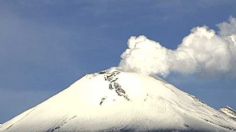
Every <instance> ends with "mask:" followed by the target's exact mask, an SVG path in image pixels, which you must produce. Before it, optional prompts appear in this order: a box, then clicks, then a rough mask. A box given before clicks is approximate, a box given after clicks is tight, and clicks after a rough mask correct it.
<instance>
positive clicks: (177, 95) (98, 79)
mask: <svg viewBox="0 0 236 132" xmlns="http://www.w3.org/2000/svg"><path fill="white" fill-rule="evenodd" d="M235 126H236V122H235V121H234V120H233V119H232V118H229V116H227V115H226V114H225V113H223V112H219V111H217V110H215V109H213V108H211V107H209V106H207V105H206V104H204V103H202V102H200V101H199V100H198V99H197V98H196V97H194V96H191V95H189V94H187V93H185V92H183V91H181V90H179V89H177V88H176V87H174V86H173V85H171V84H169V83H167V82H166V81H164V80H162V79H160V78H158V77H152V76H147V75H143V74H138V73H132V72H123V71H121V70H119V69H118V68H112V69H109V70H106V71H102V72H99V73H94V74H88V75H86V76H84V77H83V78H82V79H80V80H78V81H77V82H75V83H74V84H72V85H71V86H70V87H69V88H67V89H65V90H64V91H62V92H60V93H59V94H57V95H55V96H53V97H51V98H49V99H48V100H46V101H45V102H43V103H41V104H39V105H37V106H35V107H33V108H31V109H29V110H27V111H26V112H24V113H22V114H20V115H19V116H16V117H15V118H13V119H11V120H10V121H8V122H6V123H4V124H2V125H1V126H0V131H4V132H5V131H6V132H10V131H24V132H28V131H29V132H32V131H46V132H53V131H236V127H235Z"/></svg>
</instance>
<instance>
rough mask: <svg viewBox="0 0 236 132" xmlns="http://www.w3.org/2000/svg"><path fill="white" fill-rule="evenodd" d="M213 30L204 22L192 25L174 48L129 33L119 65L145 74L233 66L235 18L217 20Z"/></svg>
mask: <svg viewBox="0 0 236 132" xmlns="http://www.w3.org/2000/svg"><path fill="white" fill-rule="evenodd" d="M218 27H219V31H218V32H216V31H214V30H212V29H209V28H208V27H206V26H203V27H196V28H193V29H192V31H191V33H190V34H189V35H188V36H186V37H185V38H184V39H183V40H182V43H181V44H179V45H178V48H177V49H175V50H171V49H167V48H165V47H163V46H162V45H161V44H160V43H159V42H155V41H153V40H150V39H148V38H147V37H145V36H138V37H134V36H133V37H131V38H130V39H129V41H128V49H126V51H125V52H124V53H123V54H122V55H121V58H122V60H121V62H120V68H121V69H123V70H124V71H134V72H139V73H143V74H148V75H161V76H166V75H168V74H169V73H170V72H176V73H181V74H195V73H204V74H214V75H215V74H222V73H229V72H234V68H236V18H230V19H229V21H228V22H223V23H221V24H218Z"/></svg>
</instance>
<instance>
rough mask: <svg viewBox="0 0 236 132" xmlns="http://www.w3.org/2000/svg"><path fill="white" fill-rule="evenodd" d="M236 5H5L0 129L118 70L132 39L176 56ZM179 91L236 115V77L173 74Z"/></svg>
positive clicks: (32, 1) (25, 1) (104, 0)
mask: <svg viewBox="0 0 236 132" xmlns="http://www.w3.org/2000/svg"><path fill="white" fill-rule="evenodd" d="M235 5H236V1H235V0H224V1H222V0H198V1H195V0H169V1H166V0H155V1H154V0H130V1H127V0H100V1H92V0H70V1H67V0H11V1H9V0H1V1H0V123H4V122H6V121H7V120H9V119H11V118H12V117H14V116H16V115H18V114H20V113H21V112H23V111H25V110H27V109H29V108H31V107H33V106H35V105H37V104H39V103H40V102H42V101H44V100H46V99H48V98H49V97H51V96H53V95H55V94H56V93H58V92H60V91H62V90H63V89H65V88H66V87H68V86H69V85H71V84H72V83H73V82H75V81H76V80H78V79H80V78H81V77H82V76H84V75H85V74H88V73H93V72H98V71H101V70H104V69H107V68H110V67H113V66H118V65H119V63H120V60H121V59H120V55H121V54H122V53H123V52H124V51H125V50H126V48H127V41H128V39H129V38H130V36H139V35H145V36H146V37H148V38H149V39H151V40H154V41H157V42H160V43H161V44H162V46H164V47H166V48H168V49H176V48H177V47H178V45H179V44H180V43H182V40H183V38H184V37H186V36H187V35H189V34H190V33H191V30H192V29H193V28H195V27H197V26H207V27H209V28H210V29H213V30H215V31H218V30H219V29H218V27H217V25H218V24H219V23H222V22H225V21H229V19H230V18H232V17H236V8H235ZM165 79H166V80H167V81H169V82H170V83H172V84H174V85H175V86H176V87H178V88H180V89H181V90H184V91H186V92H188V93H190V94H192V95H195V96H197V97H198V98H199V99H200V100H202V101H203V102H205V103H206V104H208V105H210V106H212V107H214V108H216V109H218V108H220V107H224V106H226V105H228V106H231V107H232V108H234V109H236V101H235V100H236V78H235V77H233V76H229V75H225V74H224V75H217V76H213V77H206V76H204V75H193V74H190V75H182V74H177V73H171V74H169V75H168V76H166V77H165Z"/></svg>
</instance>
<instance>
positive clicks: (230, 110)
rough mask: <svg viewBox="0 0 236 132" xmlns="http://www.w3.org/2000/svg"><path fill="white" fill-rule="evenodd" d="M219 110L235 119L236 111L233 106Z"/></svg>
mask: <svg viewBox="0 0 236 132" xmlns="http://www.w3.org/2000/svg"><path fill="white" fill-rule="evenodd" d="M220 112H222V113H224V114H225V115H227V116H228V117H230V118H232V119H233V120H235V121H236V111H235V110H234V109H233V108H231V107H229V106H227V107H225V108H221V109H220Z"/></svg>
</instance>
